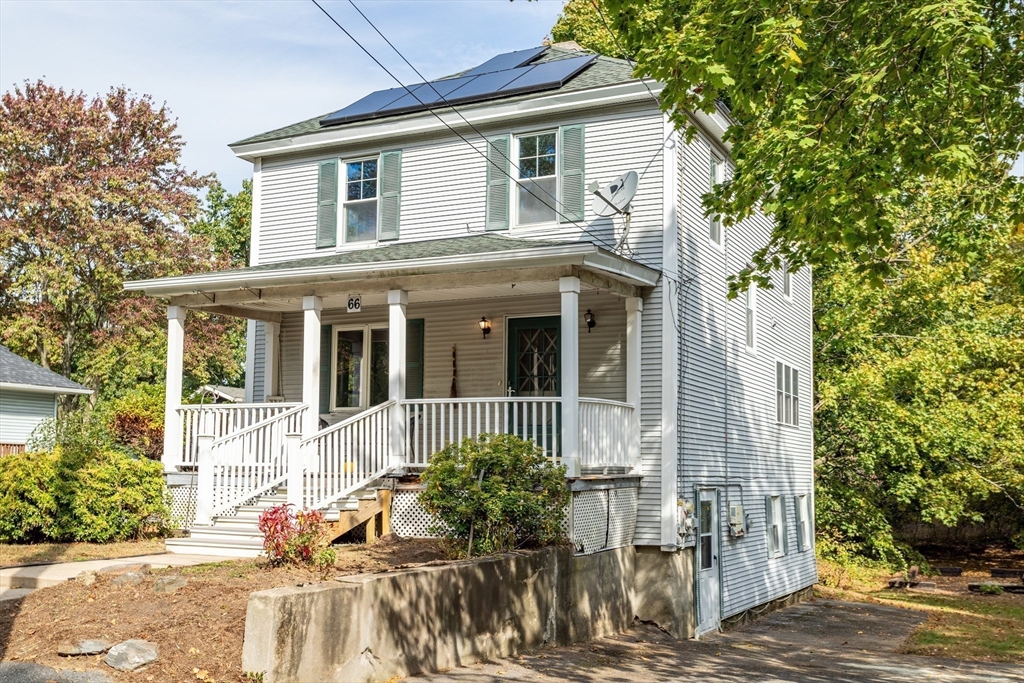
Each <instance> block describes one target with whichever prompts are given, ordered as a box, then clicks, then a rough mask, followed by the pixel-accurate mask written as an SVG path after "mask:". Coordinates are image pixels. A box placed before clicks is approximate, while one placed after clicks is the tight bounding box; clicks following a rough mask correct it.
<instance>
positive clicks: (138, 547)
mask: <svg viewBox="0 0 1024 683" xmlns="http://www.w3.org/2000/svg"><path fill="white" fill-rule="evenodd" d="M162 552H164V540H163V539H162V538H153V539H147V540H143V541H125V542H123V543H33V544H31V545H20V544H7V543H2V544H0V569H3V568H4V567H11V566H15V565H19V564H36V563H41V562H81V561H83V560H106V559H111V558H115V557H130V556H132V555H153V554H155V553H162Z"/></svg>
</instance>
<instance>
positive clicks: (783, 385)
mask: <svg viewBox="0 0 1024 683" xmlns="http://www.w3.org/2000/svg"><path fill="white" fill-rule="evenodd" d="M775 419H776V421H778V422H779V423H780V424H784V425H790V426H792V427H797V426H799V425H800V372H799V371H798V370H797V369H796V368H794V367H790V366H789V365H786V364H785V363H783V362H782V361H775Z"/></svg>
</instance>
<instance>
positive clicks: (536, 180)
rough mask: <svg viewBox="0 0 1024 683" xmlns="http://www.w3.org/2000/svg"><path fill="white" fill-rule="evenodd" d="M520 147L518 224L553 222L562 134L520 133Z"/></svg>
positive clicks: (517, 201) (518, 155)
mask: <svg viewBox="0 0 1024 683" xmlns="http://www.w3.org/2000/svg"><path fill="white" fill-rule="evenodd" d="M516 147H517V155H516V159H517V161H516V165H517V166H518V167H519V171H518V180H519V181H518V183H517V187H516V193H517V197H516V224H517V225H532V224H534V223H553V222H554V221H555V219H556V218H557V212H556V211H555V206H556V205H557V199H556V197H557V196H558V163H557V152H556V150H557V148H558V134H557V133H555V132H554V131H552V132H549V133H539V134H536V135H520V136H519V137H517V138H516Z"/></svg>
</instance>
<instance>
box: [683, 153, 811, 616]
mask: <svg viewBox="0 0 1024 683" xmlns="http://www.w3.org/2000/svg"><path fill="white" fill-rule="evenodd" d="M710 153H711V146H710V144H709V143H708V141H707V140H706V139H704V138H702V137H697V138H696V139H694V141H693V142H692V143H691V144H689V145H687V146H685V147H684V149H683V152H682V154H681V158H680V164H681V169H680V172H681V178H682V180H681V189H680V193H679V216H680V233H681V240H682V243H681V251H682V254H683V273H684V278H685V279H686V281H687V282H688V284H687V286H686V287H684V296H683V298H682V302H681V307H682V316H683V333H682V347H683V362H682V365H681V373H680V381H681V387H680V389H681V391H680V410H681V413H682V416H681V420H682V427H681V429H680V441H679V459H680V467H679V469H680V472H681V478H682V486H683V488H682V492H683V493H684V494H686V495H691V494H692V492H693V490H694V487H695V486H701V485H706V486H716V487H718V488H719V490H720V492H721V493H720V500H721V503H722V505H721V510H720V515H719V518H720V519H721V525H720V533H721V538H722V543H721V561H722V595H723V603H722V613H723V616H729V615H732V614H736V613H739V612H741V611H743V610H745V609H749V608H751V607H755V606H757V605H760V604H763V603H765V602H767V601H769V600H772V599H774V598H777V597H780V596H782V595H786V594H788V593H791V592H793V591H795V590H798V589H800V588H804V587H806V586H808V585H811V584H813V583H814V582H815V580H816V570H815V564H814V553H813V550H808V551H806V552H799V551H798V550H797V543H796V535H795V534H796V511H795V509H794V501H793V496H794V495H799V494H807V495H808V496H811V495H812V494H813V484H812V476H813V475H812V463H813V452H812V441H811V438H812V432H811V429H812V425H811V414H810V406H811V404H812V398H811V337H810V334H811V318H810V315H811V289H810V287H811V281H810V271H809V269H806V268H805V269H803V270H802V271H800V272H798V273H794V275H793V297H792V300H791V301H790V300H787V299H786V298H784V297H783V295H782V290H781V274H780V275H779V278H778V282H779V288H778V289H776V290H771V291H766V290H760V291H758V293H757V320H756V325H757V347H756V351H755V352H754V353H751V352H750V351H748V350H747V347H746V310H745V302H744V299H743V297H738V298H736V299H735V300H733V301H731V302H728V301H727V299H726V292H727V283H726V278H727V276H728V275H729V274H730V273H735V272H737V271H738V270H739V269H740V268H742V267H743V266H744V265H745V264H746V263H747V262H748V259H749V257H750V255H751V254H752V253H753V252H754V251H755V250H756V249H757V248H759V247H761V246H762V245H764V244H765V243H766V241H767V239H768V235H769V232H770V223H769V222H768V219H766V218H765V217H763V216H758V217H756V218H753V219H750V220H747V221H745V222H743V223H742V224H740V225H738V226H732V227H729V228H725V231H726V239H725V243H726V248H725V249H724V250H722V249H719V248H717V247H716V246H714V245H713V244H712V243H711V242H710V240H709V237H708V220H707V218H705V217H704V215H703V207H702V206H701V203H700V197H701V195H702V194H703V193H705V192H707V191H708V189H709V172H708V166H709V161H710V159H709V155H710ZM776 359H781V360H783V361H784V362H786V363H787V364H789V365H791V366H793V367H796V368H798V369H799V371H800V399H801V416H800V417H801V419H800V422H801V424H800V427H799V428H792V427H787V426H781V425H778V424H776V421H775V361H776ZM766 495H783V496H785V499H784V500H785V505H786V510H787V512H786V534H787V535H788V537H789V554H788V555H787V556H785V557H780V558H775V559H769V558H768V551H767V538H766V533H765V511H764V498H765V496H766ZM730 502H731V503H742V504H743V506H744V509H745V511H746V512H747V513H748V514H749V516H750V520H751V525H750V529H749V531H748V533H747V535H746V536H745V537H743V538H739V539H736V538H732V537H731V536H730V534H729V528H728V523H727V522H728V520H727V519H726V515H727V512H728V509H727V505H728V504H729V503H730Z"/></svg>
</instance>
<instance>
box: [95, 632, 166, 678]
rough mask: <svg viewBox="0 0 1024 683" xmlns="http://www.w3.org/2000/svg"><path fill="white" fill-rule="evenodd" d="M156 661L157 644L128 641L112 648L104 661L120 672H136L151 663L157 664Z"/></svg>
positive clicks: (146, 641) (143, 641)
mask: <svg viewBox="0 0 1024 683" xmlns="http://www.w3.org/2000/svg"><path fill="white" fill-rule="evenodd" d="M156 659H157V649H156V643H151V642H149V641H148V640H126V641H124V642H123V643H118V644H117V645H115V646H114V647H112V648H110V652H108V653H107V656H106V657H104V658H103V661H104V662H105V663H106V664H107V666H109V667H111V668H114V669H117V670H118V671H135V670H136V669H138V668H140V667H143V666H145V665H147V664H149V663H150V662H155V661H156Z"/></svg>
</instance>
